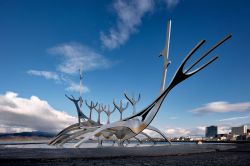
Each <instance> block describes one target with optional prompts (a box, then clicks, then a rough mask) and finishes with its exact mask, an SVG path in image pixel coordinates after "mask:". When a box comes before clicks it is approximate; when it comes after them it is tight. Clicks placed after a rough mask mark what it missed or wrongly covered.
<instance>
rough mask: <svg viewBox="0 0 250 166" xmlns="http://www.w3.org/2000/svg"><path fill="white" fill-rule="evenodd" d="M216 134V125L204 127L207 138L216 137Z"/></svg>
mask: <svg viewBox="0 0 250 166" xmlns="http://www.w3.org/2000/svg"><path fill="white" fill-rule="evenodd" d="M217 134H218V127H217V126H209V127H206V134H205V136H206V137H207V138H211V137H213V138H214V137H216V135H217Z"/></svg>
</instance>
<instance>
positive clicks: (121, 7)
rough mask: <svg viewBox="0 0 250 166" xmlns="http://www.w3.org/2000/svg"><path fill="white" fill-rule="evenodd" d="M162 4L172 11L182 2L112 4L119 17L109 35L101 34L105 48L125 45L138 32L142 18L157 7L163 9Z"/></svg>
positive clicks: (151, 0)
mask: <svg viewBox="0 0 250 166" xmlns="http://www.w3.org/2000/svg"><path fill="white" fill-rule="evenodd" d="M162 2H163V3H164V4H165V5H166V8H167V9H168V10H172V9H174V8H175V7H176V5H177V4H179V2H180V0H160V1H156V0H139V1H134V0H117V1H114V3H113V4H112V7H113V10H114V12H115V13H116V15H117V20H116V26H112V27H111V28H110V29H109V32H108V33H104V32H101V33H100V39H101V41H102V44H103V46H104V47H105V48H108V49H114V48H117V47H119V46H120V45H123V44H124V43H125V42H127V40H128V39H129V37H130V35H132V34H133V33H136V32H137V31H138V27H139V26H140V25H141V23H142V18H143V17H144V16H145V15H147V14H149V13H152V12H153V10H154V8H155V6H157V5H158V6H157V9H158V8H160V7H161V5H162Z"/></svg>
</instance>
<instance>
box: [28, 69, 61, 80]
mask: <svg viewBox="0 0 250 166" xmlns="http://www.w3.org/2000/svg"><path fill="white" fill-rule="evenodd" d="M27 73H28V74H30V75H33V76H40V77H44V78H46V79H48V80H50V79H51V80H56V81H59V80H60V77H59V75H58V74H57V73H55V72H51V71H42V70H29V71H27Z"/></svg>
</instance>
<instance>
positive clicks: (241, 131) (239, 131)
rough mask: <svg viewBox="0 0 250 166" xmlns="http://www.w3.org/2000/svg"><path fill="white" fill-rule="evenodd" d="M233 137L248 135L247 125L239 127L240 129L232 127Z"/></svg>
mask: <svg viewBox="0 0 250 166" xmlns="http://www.w3.org/2000/svg"><path fill="white" fill-rule="evenodd" d="M231 133H232V134H233V135H243V134H246V133H247V125H243V126H239V127H232V132H231Z"/></svg>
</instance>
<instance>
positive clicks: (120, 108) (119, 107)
mask: <svg viewBox="0 0 250 166" xmlns="http://www.w3.org/2000/svg"><path fill="white" fill-rule="evenodd" d="M113 104H114V106H115V107H116V109H117V110H118V111H119V112H120V120H122V113H123V111H125V110H126V109H127V108H128V104H129V103H128V102H127V104H126V106H124V107H123V103H122V100H120V105H119V106H118V105H117V104H116V103H115V99H114V100H113Z"/></svg>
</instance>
